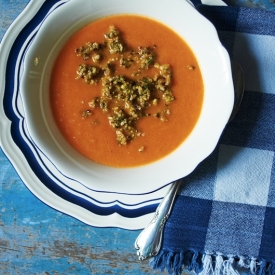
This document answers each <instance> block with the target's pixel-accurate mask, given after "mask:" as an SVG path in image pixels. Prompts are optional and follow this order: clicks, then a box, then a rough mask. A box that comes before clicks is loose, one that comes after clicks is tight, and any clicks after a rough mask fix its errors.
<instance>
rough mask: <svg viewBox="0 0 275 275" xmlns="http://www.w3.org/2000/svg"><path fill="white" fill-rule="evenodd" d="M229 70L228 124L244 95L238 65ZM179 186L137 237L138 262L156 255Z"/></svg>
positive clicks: (240, 71)
mask: <svg viewBox="0 0 275 275" xmlns="http://www.w3.org/2000/svg"><path fill="white" fill-rule="evenodd" d="M231 69H232V79H233V85H234V92H235V103H234V107H233V110H232V113H231V116H230V118H229V122H230V121H231V120H232V119H233V118H234V117H235V115H236V113H237V111H238V109H239V107H240V105H241V101H242V98H243V93H244V77H243V71H242V69H241V67H240V66H239V64H238V63H236V62H234V61H232V62H231ZM180 184H181V180H177V181H175V182H173V183H172V184H171V187H170V189H169V190H168V192H167V193H166V195H165V196H164V198H163V200H162V201H161V202H160V204H159V206H158V208H157V210H156V212H155V215H154V217H153V219H152V221H151V222H150V223H149V225H148V226H147V227H146V228H145V229H144V230H143V231H142V232H141V233H140V234H139V236H138V237H137V239H136V242H135V248H136V250H137V255H138V257H139V259H140V260H145V259H147V258H150V257H154V256H156V255H157V254H158V252H159V250H160V248H161V244H162V235H163V229H164V225H165V223H166V221H167V219H168V217H169V215H170V213H171V210H172V207H173V204H174V200H175V198H176V195H177V193H178V190H179V187H180Z"/></svg>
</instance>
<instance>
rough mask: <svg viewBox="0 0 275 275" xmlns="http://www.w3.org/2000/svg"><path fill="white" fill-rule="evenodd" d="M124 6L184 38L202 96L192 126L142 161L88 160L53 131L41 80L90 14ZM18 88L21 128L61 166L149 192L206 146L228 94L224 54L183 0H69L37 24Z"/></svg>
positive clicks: (92, 184)
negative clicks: (164, 151)
mask: <svg viewBox="0 0 275 275" xmlns="http://www.w3.org/2000/svg"><path fill="white" fill-rule="evenodd" d="M125 13H130V14H140V15H146V16H149V17H151V18H153V19H156V20H158V21H160V22H162V23H164V24H165V25H167V26H169V27H170V28H172V29H174V30H175V31H176V32H177V33H178V34H179V35H180V36H182V37H183V38H184V40H185V41H186V42H187V43H188V44H189V46H190V47H191V49H192V50H193V52H194V54H195V56H196V58H197V60H198V62H199V66H200V69H201V73H202V77H203V82H204V102H203V106H202V111H201V115H200V117H199V120H198V122H197V124H196V126H195V128H194V130H193V131H192V133H191V134H190V136H189V137H188V138H187V139H186V140H185V141H184V142H183V143H182V145H181V146H180V147H179V148H178V149H176V150H175V151H174V152H173V153H171V154H170V155H168V156H167V157H165V158H163V159H161V160H159V161H156V162H154V163H151V164H148V165H145V166H140V167H135V168H112V167H107V166H103V165H100V164H97V163H95V162H92V161H91V160H88V159H87V158H85V157H84V156H82V155H81V154H80V153H78V152H76V151H75V149H73V148H72V147H71V146H70V145H69V144H68V142H67V141H66V140H65V139H64V137H63V136H62V135H61V134H60V132H59V130H58V129H57V126H56V125H55V123H54V119H53V116H52V113H51V111H50V110H51V108H50V103H49V82H50V75H51V69H52V66H53V63H54V61H55V58H56V56H57V54H58V52H59V51H60V49H61V48H62V47H63V45H64V43H65V42H66V41H67V39H68V38H69V37H70V36H71V35H72V34H73V33H75V32H76V31H77V30H79V29H80V28H81V27H83V26H84V25H86V24H87V23H89V22H91V21H93V20H95V19H98V18H101V17H104V16H108V15H111V14H125ZM34 60H38V63H35V62H34ZM20 88H21V93H22V100H23V105H24V109H25V113H26V120H27V125H28V129H29V133H30V135H31V137H32V139H33V141H34V142H35V143H36V145H37V146H38V148H39V149H40V150H41V151H42V152H43V153H44V154H45V155H46V156H47V157H48V158H49V159H50V161H51V162H52V163H53V164H54V165H55V166H56V167H57V168H58V169H59V170H60V172H61V173H62V174H64V175H66V176H67V177H69V178H73V179H76V180H77V181H79V182H80V183H81V184H84V185H85V186H87V187H88V188H91V189H93V190H98V191H104V192H118V193H127V194H144V193H149V192H153V191H155V190H158V189H159V188H161V187H162V186H164V185H166V184H168V183H169V182H172V181H174V180H176V179H179V178H182V177H184V176H186V175H188V174H189V173H191V172H192V171H193V170H194V168H195V167H196V166H197V165H198V164H199V163H200V162H201V161H202V160H203V159H205V158H206V157H207V156H208V155H209V154H210V153H211V152H212V151H213V150H214V148H215V146H216V144H217V142H218V140H219V137H220V135H221V133H222V131H223V129H224V127H225V125H226V123H227V121H228V118H229V116H230V114H231V111H232V106H233V100H234V92H233V84H232V76H231V67H230V60H229V56H228V54H227V52H226V50H225V49H224V48H223V46H222V45H221V43H220V41H219V39H218V36H217V32H216V30H215V28H214V27H213V25H212V24H211V23H210V22H209V21H208V20H206V19H205V18H204V17H202V16H201V15H200V14H199V13H198V12H197V11H196V10H195V9H194V8H193V7H192V6H191V5H190V4H189V3H187V2H185V1H183V0H169V1H168V0H131V1H129V0H128V1H127V0H93V1H90V0H89V1H88V0H71V1H70V2H68V3H66V5H63V6H62V7H60V8H59V9H58V10H57V11H55V12H53V13H52V14H50V15H49V17H48V18H47V19H46V20H45V22H44V23H43V25H42V26H41V29H40V30H39V33H38V34H37V36H36V38H35V40H34V42H33V43H32V44H31V45H30V48H29V50H28V52H27V54H26V57H25V68H24V73H23V76H22V85H21V87H20Z"/></svg>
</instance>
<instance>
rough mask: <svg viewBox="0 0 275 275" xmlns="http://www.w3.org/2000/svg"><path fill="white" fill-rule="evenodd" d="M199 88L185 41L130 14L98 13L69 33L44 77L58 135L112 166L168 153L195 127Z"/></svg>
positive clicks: (197, 73) (200, 98)
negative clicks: (48, 79)
mask: <svg viewBox="0 0 275 275" xmlns="http://www.w3.org/2000/svg"><path fill="white" fill-rule="evenodd" d="M117 33H119V35H117ZM112 47H113V48H112ZM150 89H151V90H150ZM203 93H204V89H203V81H202V76H201V72H200V68H199V65H198V62H197V60H196V57H195V56H194V54H193V52H192V50H191V49H190V48H189V46H188V45H187V44H186V42H185V41H184V40H183V39H182V38H181V37H180V36H179V35H177V34H176V33H175V32H174V31H173V30H171V29H170V28H168V27H166V26H165V25H163V24H161V23H159V22H157V21H154V20H152V19H149V18H146V17H142V16H136V15H115V16H109V17H106V18H102V19H100V20H97V21H94V22H91V23H90V24H89V25H87V26H85V27H84V28H82V29H81V30H79V31H78V32H77V33H75V34H74V35H73V36H72V37H71V38H70V39H69V40H68V41H67V43H66V44H65V46H64V48H63V49H62V50H61V52H60V53H59V55H58V57H57V59H56V61H55V64H54V68H53V71H52V76H51V83H50V102H51V108H52V112H53V115H54V118H55V120H56V123H57V125H58V127H59V129H60V131H61V133H62V134H63V135H64V137H65V138H66V139H67V141H68V142H69V143H70V144H71V145H72V146H73V147H74V148H75V149H76V150H77V151H79V152H80V153H81V154H83V155H84V156H86V157H87V158H89V159H91V160H93V161H95V162H98V163H101V164H103V165H107V166H112V167H133V166H139V165H145V164H148V163H151V162H154V161H156V160H159V159H161V158H163V157H165V156H167V155H168V154H170V153H171V152H173V151H174V150H175V149H176V148H177V147H178V146H180V144H181V143H182V142H183V141H184V140H185V139H186V138H187V137H188V135H189V134H190V133H191V131H192V129H193V128H194V127H195V124H196V122H197V120H198V117H199V115H200V112H201V108H202V103H203ZM110 98H112V99H110Z"/></svg>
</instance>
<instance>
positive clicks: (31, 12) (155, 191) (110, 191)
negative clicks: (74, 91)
mask: <svg viewBox="0 0 275 275" xmlns="http://www.w3.org/2000/svg"><path fill="white" fill-rule="evenodd" d="M142 1H143V4H142V3H141V2H142ZM142 1H141V0H139V1H126V0H117V1H116V2H115V4H114V1H112V0H109V1H108V0H105V1H101V0H100V1H99V0H97V1H87V0H70V1H57V0H56V1H44V2H43V1H31V2H30V3H29V5H28V6H27V8H26V9H25V10H24V12H23V13H22V14H21V15H20V16H19V17H18V19H17V20H16V21H15V22H14V24H13V25H12V27H11V28H10V29H9V31H8V32H7V33H6V35H5V37H4V39H3V42H2V44H1V52H0V53H1V61H0V62H1V63H0V69H1V71H2V72H5V75H3V74H2V75H1V76H0V85H1V90H0V92H1V100H2V102H3V109H1V111H0V118H1V143H2V148H3V150H4V152H5V154H6V155H7V156H8V158H9V159H10V161H11V162H12V163H13V165H14V166H15V168H16V170H17V172H18V174H19V175H20V177H21V178H22V180H23V181H24V183H25V184H26V186H27V187H28V188H29V189H30V190H31V191H32V192H33V193H34V194H35V195H36V196H37V197H39V198H40V199H41V200H42V201H44V202H45V203H47V204H48V205H50V206H52V207H54V208H55V209H57V210H60V211H62V212H64V213H67V214H69V215H72V216H74V217H76V218H78V219H80V220H82V221H84V222H85V223H87V224H90V225H95V226H102V227H103V226H117V227H122V228H128V229H139V228H143V227H144V226H145V225H146V224H147V223H148V222H149V220H150V219H151V217H152V212H154V210H155V208H156V206H157V204H158V202H159V201H160V199H161V197H163V195H164V194H165V193H166V191H167V188H168V185H169V181H170V180H172V179H177V178H178V177H179V176H178V175H177V174H175V173H173V177H174V178H173V177H172V178H171V177H167V175H165V173H164V174H163V175H162V177H161V178H162V180H161V181H160V182H159V181H155V182H154V181H152V182H151V183H152V184H151V185H148V184H147V183H144V184H141V185H136V184H134V185H129V186H128V189H127V188H123V187H122V185H118V188H110V186H108V187H100V185H98V184H97V183H96V182H95V181H92V182H89V181H87V174H86V176H85V177H86V178H85V177H84V178H83V177H78V176H77V177H76V176H75V175H74V174H70V170H68V169H67V167H61V166H59V165H56V162H55V159H54V158H53V157H52V156H50V157H49V156H48V155H47V154H45V151H44V148H43V144H39V139H36V136H35V133H32V134H30V131H29V128H28V127H27V123H26V112H25V110H24V107H23V104H22V98H21V97H22V93H21V91H20V89H19V87H20V85H21V78H22V74H23V72H24V67H25V65H27V68H28V73H29V71H30V69H31V68H30V67H29V64H25V55H26V53H27V54H28V55H29V56H30V55H32V54H33V57H37V52H36V51H35V50H33V49H35V47H33V48H32V44H33V42H35V43H37V45H39V39H38V40H37V36H38V35H40V34H41V33H42V32H43V31H47V28H49V26H50V25H49V24H50V23H49V22H52V21H51V20H53V19H54V18H55V20H56V18H57V16H59V15H62V14H64V12H67V11H69V10H71V8H75V9H74V10H76V9H77V6H79V5H80V6H81V7H82V8H81V9H79V10H80V11H78V12H75V13H72V14H69V16H67V18H68V21H67V22H66V24H68V23H69V22H71V24H72V26H73V27H72V28H71V29H70V30H68V32H64V33H65V34H64V35H65V36H66V35H67V36H68V35H70V34H71V33H72V32H74V31H75V30H76V29H78V28H79V27H81V26H82V25H83V24H86V23H87V22H89V21H91V16H93V17H92V18H96V17H101V16H103V15H106V13H107V14H109V13H117V12H119V13H126V12H131V13H133V11H135V13H141V14H144V12H145V11H144V9H143V8H142V7H143V5H147V6H148V5H153V4H154V1H150V2H148V1H147V0H142ZM103 3H105V4H103ZM158 3H159V7H160V10H159V12H158V13H156V14H155V15H154V16H153V17H155V18H157V19H161V21H163V22H165V23H166V24H168V25H171V26H172V27H174V28H177V27H176V26H178V28H179V24H182V19H181V18H182V13H183V12H184V13H186V12H187V13H188V15H189V16H190V18H189V17H188V23H189V24H191V23H192V22H193V23H194V22H196V23H197V22H198V21H199V22H200V24H202V23H203V24H204V25H205V26H206V30H208V31H209V30H210V31H209V32H208V34H209V36H208V37H207V38H209V41H210V42H209V46H211V47H214V48H213V49H215V50H214V51H213V52H212V58H213V59H214V60H219V62H218V63H219V66H220V67H221V69H222V70H221V74H220V76H219V80H218V84H216V82H215V83H210V84H209V85H210V86H211V85H214V86H215V85H219V86H220V87H221V88H224V89H223V90H224V95H225V97H226V98H227V99H228V101H229V102H231V101H232V102H233V93H231V91H232V89H233V88H232V87H231V86H230V81H231V79H230V74H228V73H227V72H228V70H229V71H230V68H229V61H228V56H227V53H226V52H225V50H224V48H223V47H222V46H221V44H220V42H219V40H218V38H217V35H216V32H215V30H214V28H213V26H212V25H211V24H210V23H209V22H208V21H206V20H205V19H204V18H203V17H201V16H200V15H199V14H198V13H197V12H196V11H195V10H193V9H192V8H191V6H190V5H188V4H186V3H185V2H184V1H182V0H179V1H177V0H173V1H168V0H166V1H165V0H163V1H158ZM171 3H173V4H174V5H176V7H177V9H175V10H174V14H173V18H174V19H173V20H172V21H170V19H171V17H170V16H166V15H167V11H166V8H165V5H166V7H167V5H171ZM107 4H108V5H107ZM153 7H154V8H155V6H154V5H153ZM153 7H152V8H153ZM181 10H182V12H181ZM81 12H85V16H84V14H83V13H82V14H81ZM88 14H89V16H88ZM194 20H195V21H194ZM76 22H77V23H76ZM173 24H174V25H173ZM65 27H66V25H64V28H65ZM179 31H180V29H179ZM187 33H188V31H187ZM197 39H198V42H200V41H204V40H205V37H198V38H197ZM37 41H38V42H37ZM204 42H205V41H204ZM206 44H207V43H206ZM29 49H31V50H29ZM49 54H50V53H49ZM42 56H43V54H42ZM44 56H45V53H44ZM38 57H39V55H38ZM28 58H30V57H28ZM40 61H41V60H40ZM202 70H204V69H203V68H202ZM33 72H34V73H31V74H29V76H30V77H31V78H32V79H31V81H30V82H29V84H28V85H30V86H28V88H31V87H32V85H33V87H34V88H35V89H36V87H37V86H36V85H37V82H38V85H40V84H39V81H40V73H42V72H43V68H42V71H35V70H33ZM204 73H207V72H204ZM10 76H12V77H10ZM25 96H26V94H24V98H25ZM226 98H225V99H224V100H226ZM229 105H230V104H229ZM25 106H26V105H25ZM221 108H223V106H221ZM229 109H230V108H229ZM217 111H218V110H217ZM228 116H229V112H228ZM225 121H226V115H225V116H224V117H223V119H222V120H221V122H220V123H221V124H225ZM201 123H202V122H201ZM44 130H45V129H44ZM221 130H222V129H219V131H218V132H217V133H216V135H217V136H219V135H220V132H221ZM45 133H46V131H45ZM211 142H212V143H213V144H212V145H211V146H209V148H207V150H205V151H204V152H203V157H202V159H203V158H204V157H206V156H207V155H209V154H210V153H211V151H212V150H213V148H214V146H215V143H216V140H213V141H211ZM177 165H182V164H180V163H179V162H178V164H177ZM196 165H197V161H196V162H195V163H193V164H192V165H191V166H190V167H189V168H188V169H189V172H191V171H192V170H193V169H194V168H195V166H196ZM108 180H109V179H108ZM118 184H119V182H118Z"/></svg>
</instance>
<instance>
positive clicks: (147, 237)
mask: <svg viewBox="0 0 275 275" xmlns="http://www.w3.org/2000/svg"><path fill="white" fill-rule="evenodd" d="M180 183H181V180H177V181H175V182H173V183H172V184H171V187H170V189H169V190H168V192H167V193H166V195H165V197H164V198H163V200H162V201H161V203H160V204H159V206H158V208H157V210H156V212H155V215H154V217H153V219H152V221H151V222H150V223H149V225H148V226H147V227H146V228H145V229H144V230H143V231H142V232H141V233H140V234H139V236H138V237H137V239H136V242H135V248H136V250H137V255H138V257H139V259H140V260H145V259H147V258H149V257H154V256H155V255H157V254H158V252H159V250H160V248H161V243H162V235H163V229H164V225H165V222H166V220H167V219H168V217H169V215H170V213H171V210H172V207H173V204H174V200H175V198H176V195H177V192H178V189H179V187H180Z"/></svg>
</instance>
